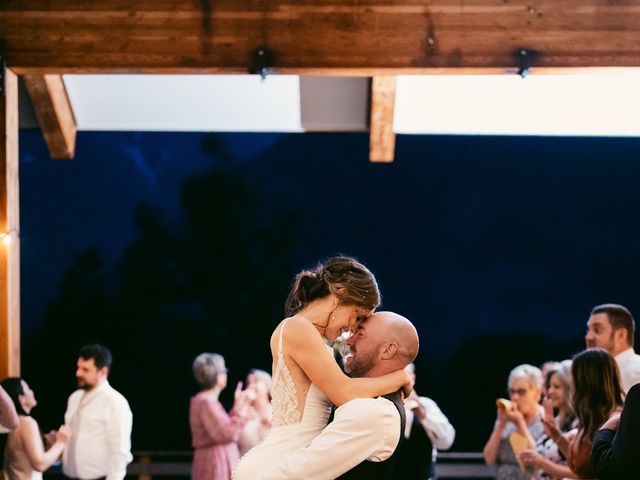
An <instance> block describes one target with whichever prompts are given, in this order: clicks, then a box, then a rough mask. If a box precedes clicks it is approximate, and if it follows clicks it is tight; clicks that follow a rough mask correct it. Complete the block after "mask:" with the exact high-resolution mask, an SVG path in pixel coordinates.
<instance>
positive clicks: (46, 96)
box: [24, 75, 77, 160]
mask: <svg viewBox="0 0 640 480" xmlns="http://www.w3.org/2000/svg"><path fill="white" fill-rule="evenodd" d="M24 82H25V85H26V87H27V91H28V92H29V96H30V97H31V103H32V104H33V108H34V110H35V113H36V118H37V119H38V123H39V125H40V129H41V130H42V134H43V135H44V139H45V141H46V142H47V146H48V147H49V155H50V156H51V158H55V159H61V160H65V159H72V158H73V156H74V153H75V144H76V130H77V127H76V122H75V119H74V117H73V111H72V109H71V103H70V102H69V98H68V97H67V91H66V89H65V87H64V82H63V81H62V76H61V75H25V76H24Z"/></svg>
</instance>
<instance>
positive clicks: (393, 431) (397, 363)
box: [256, 312, 418, 480]
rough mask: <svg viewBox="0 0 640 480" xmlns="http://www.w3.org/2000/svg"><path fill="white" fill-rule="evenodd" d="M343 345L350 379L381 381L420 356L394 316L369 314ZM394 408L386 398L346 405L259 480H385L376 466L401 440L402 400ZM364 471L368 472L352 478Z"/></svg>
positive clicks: (410, 331) (408, 329) (403, 322)
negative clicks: (362, 469) (347, 348)
mask: <svg viewBox="0 0 640 480" xmlns="http://www.w3.org/2000/svg"><path fill="white" fill-rule="evenodd" d="M347 343H348V345H349V346H350V348H351V352H350V354H348V355H347V356H346V358H345V365H344V368H345V371H346V372H347V374H349V375H350V376H352V377H379V376H382V375H385V374H387V373H391V372H394V371H396V370H400V369H403V368H404V367H406V366H407V365H408V364H409V363H411V362H413V360H414V359H415V357H416V355H417V353H418V334H417V332H416V329H415V327H414V326H413V325H412V324H411V322H410V321H409V320H407V319H406V318H404V317H402V316H400V315H397V314H395V313H392V312H376V313H374V314H372V315H371V316H370V317H369V318H368V319H367V320H365V321H364V322H363V323H362V324H360V326H359V327H358V330H357V331H356V332H355V334H354V335H353V336H352V337H351V338H350V339H349V340H348V341H347ZM398 397H399V395H398ZM396 403H398V402H395V403H394V401H391V400H389V399H387V398H385V397H377V398H356V399H354V400H351V401H349V402H346V403H345V404H343V405H341V406H340V407H338V408H337V409H336V411H335V415H334V419H333V421H331V422H330V423H329V424H328V425H327V427H326V428H325V429H324V430H323V431H322V432H321V433H320V434H319V435H318V436H317V437H316V438H315V439H314V440H313V441H312V442H311V444H310V445H309V446H308V447H306V448H303V449H299V450H296V451H294V452H291V454H289V455H288V456H287V457H285V458H284V459H283V460H282V462H281V463H280V464H279V465H278V466H277V467H276V468H275V469H271V470H270V471H265V473H264V475H263V476H262V477H261V479H262V480H284V479H286V480H303V479H304V480H330V479H335V478H338V477H340V476H341V475H343V474H345V475H343V476H342V477H340V478H349V479H351V478H367V479H368V480H375V479H376V478H388V472H387V470H384V468H381V469H380V470H379V471H381V472H384V473H382V474H381V476H380V477H378V476H377V473H376V472H377V471H378V470H376V467H377V466H378V465H380V466H381V467H383V463H385V462H388V461H389V460H390V458H391V457H392V456H393V455H394V452H395V450H396V447H397V446H398V443H399V441H400V437H401V422H402V420H401V415H400V414H399V411H398V409H399V408H400V409H403V407H402V402H401V401H400V402H399V403H400V406H398V405H397V404H396ZM402 416H404V410H403V414H402ZM376 464H378V465H376ZM362 466H365V467H367V469H366V470H367V471H366V473H362V472H361V471H358V472H357V473H354V472H356V471H357V470H358V469H359V468H360V467H362ZM354 467H355V468H354ZM369 467H372V468H369ZM256 480H258V479H256Z"/></svg>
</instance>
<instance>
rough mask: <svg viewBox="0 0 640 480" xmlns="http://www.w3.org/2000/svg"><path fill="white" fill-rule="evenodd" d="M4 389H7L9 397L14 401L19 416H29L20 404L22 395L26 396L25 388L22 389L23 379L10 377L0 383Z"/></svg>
mask: <svg viewBox="0 0 640 480" xmlns="http://www.w3.org/2000/svg"><path fill="white" fill-rule="evenodd" d="M0 385H2V388H4V389H5V391H6V392H7V395H9V397H10V398H11V400H13V405H14V407H16V412H18V415H29V414H28V413H27V412H25V411H24V410H23V409H22V405H21V404H20V395H24V388H22V379H21V378H20V377H9V378H5V379H4V380H2V382H0Z"/></svg>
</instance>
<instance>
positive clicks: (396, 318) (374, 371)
mask: <svg viewBox="0 0 640 480" xmlns="http://www.w3.org/2000/svg"><path fill="white" fill-rule="evenodd" d="M347 343H348V344H349V346H350V347H351V355H350V356H347V358H346V361H345V370H346V372H347V373H348V374H349V375H351V376H352V377H378V376H381V375H385V374H387V373H390V372H393V371H396V370H401V369H403V368H404V367H406V366H407V365H409V364H410V363H411V362H413V360H414V359H415V358H416V355H417V354H418V348H419V340H418V332H417V331H416V329H415V327H414V326H413V324H412V323H411V322H410V321H409V320H408V319H407V318H405V317H403V316H402V315H398V314H397V313H393V312H376V313H374V314H372V315H370V316H369V318H367V319H366V320H365V321H364V322H362V323H361V324H360V325H359V326H358V329H357V330H356V333H355V334H354V335H353V336H352V337H351V338H350V339H349V340H348V342H347Z"/></svg>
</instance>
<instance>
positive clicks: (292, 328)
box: [271, 315, 320, 344]
mask: <svg viewBox="0 0 640 480" xmlns="http://www.w3.org/2000/svg"><path fill="white" fill-rule="evenodd" d="M285 322H286V327H285ZM282 328H284V331H282V335H283V338H284V339H285V341H286V342H291V341H294V342H295V341H296V339H299V338H305V339H306V338H309V336H312V337H316V336H319V335H320V334H319V333H318V331H317V330H316V329H315V327H314V326H313V325H312V324H311V322H310V321H309V320H307V319H306V318H305V317H303V316H302V315H293V316H292V317H288V318H285V319H284V320H282V321H281V322H280V323H279V324H278V326H277V327H276V329H275V330H274V331H273V334H272V335H271V343H272V344H273V343H274V341H277V339H278V338H279V336H280V332H281V330H282Z"/></svg>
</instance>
